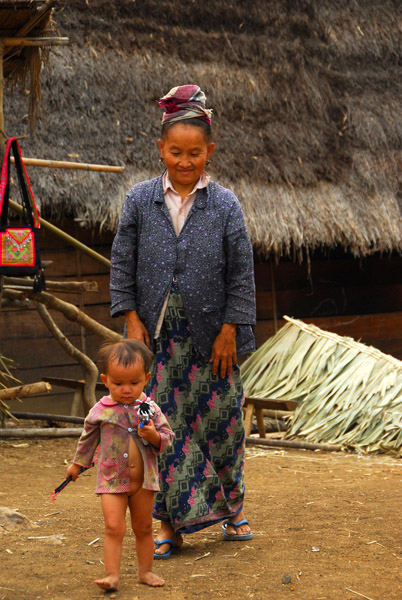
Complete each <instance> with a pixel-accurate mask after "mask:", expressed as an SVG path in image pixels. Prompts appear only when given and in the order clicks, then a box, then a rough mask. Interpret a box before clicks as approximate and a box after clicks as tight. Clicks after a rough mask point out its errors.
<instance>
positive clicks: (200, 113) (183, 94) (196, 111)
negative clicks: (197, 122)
mask: <svg viewBox="0 0 402 600" xmlns="http://www.w3.org/2000/svg"><path fill="white" fill-rule="evenodd" d="M205 100H206V98H205V94H204V92H203V91H202V90H201V89H200V88H199V87H198V85H179V86H178V87H174V88H172V89H171V90H170V92H168V93H167V94H166V96H163V97H162V98H160V99H159V100H158V104H159V106H160V107H161V108H163V111H164V112H163V117H162V125H164V124H165V123H172V122H174V121H182V120H184V119H194V118H195V119H202V120H203V121H206V122H207V123H208V124H209V125H211V115H212V109H210V108H206V106H205Z"/></svg>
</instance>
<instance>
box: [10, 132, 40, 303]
mask: <svg viewBox="0 0 402 600" xmlns="http://www.w3.org/2000/svg"><path fill="white" fill-rule="evenodd" d="M11 151H12V152H13V155H14V158H15V167H16V171H17V176H18V184H19V188H20V193H21V200H22V208H23V212H22V224H21V225H19V226H15V227H14V226H12V227H11V226H9V224H8V204H9V202H8V201H9V196H10V164H11ZM39 230H40V218H39V213H38V210H37V208H36V204H35V199H34V196H33V193H32V189H31V184H30V182H29V177H28V174H27V172H26V169H25V165H24V163H23V161H22V156H21V148H20V145H19V143H18V141H17V139H16V138H10V139H9V140H7V143H6V149H5V152H4V160H3V165H2V169H1V175H0V275H8V276H10V277H18V276H25V275H30V276H32V277H34V284H33V289H34V291H36V292H40V291H41V290H42V289H43V288H44V286H45V279H44V275H43V269H42V265H41V261H40V256H39V247H38V238H39Z"/></svg>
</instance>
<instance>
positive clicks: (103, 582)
mask: <svg viewBox="0 0 402 600" xmlns="http://www.w3.org/2000/svg"><path fill="white" fill-rule="evenodd" d="M95 583H96V585H98V586H99V587H100V588H101V589H102V590H106V591H107V592H115V591H116V590H117V589H118V587H119V578H118V577H115V576H114V575H108V576H107V577H104V578H103V579H97V580H96V581H95Z"/></svg>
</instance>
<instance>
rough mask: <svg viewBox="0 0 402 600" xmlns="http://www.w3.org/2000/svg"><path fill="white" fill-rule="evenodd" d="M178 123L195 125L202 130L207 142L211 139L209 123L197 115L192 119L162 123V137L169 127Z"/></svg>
mask: <svg viewBox="0 0 402 600" xmlns="http://www.w3.org/2000/svg"><path fill="white" fill-rule="evenodd" d="M178 123H181V124H182V125H194V126H195V127H199V128H200V129H202V131H203V134H204V136H205V141H206V142H207V144H209V142H211V141H212V129H211V125H210V124H209V123H207V122H206V121H204V120H203V119H200V118H198V117H194V118H193V119H182V120H180V121H167V123H164V124H163V125H162V138H165V137H166V136H167V132H168V131H169V129H171V128H172V127H174V126H175V125H177V124H178Z"/></svg>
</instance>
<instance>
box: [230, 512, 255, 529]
mask: <svg viewBox="0 0 402 600" xmlns="http://www.w3.org/2000/svg"><path fill="white" fill-rule="evenodd" d="M245 518H246V517H245V516H244V511H243V510H241V511H240V512H239V514H237V515H236V516H235V517H233V518H232V519H230V521H232V523H238V522H239V521H243V520H244V519H245ZM226 533H227V534H228V535H245V534H248V533H251V529H250V527H249V525H248V523H244V524H243V525H239V527H238V528H237V530H236V529H235V528H234V527H233V525H230V523H228V525H227V527H226Z"/></svg>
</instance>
